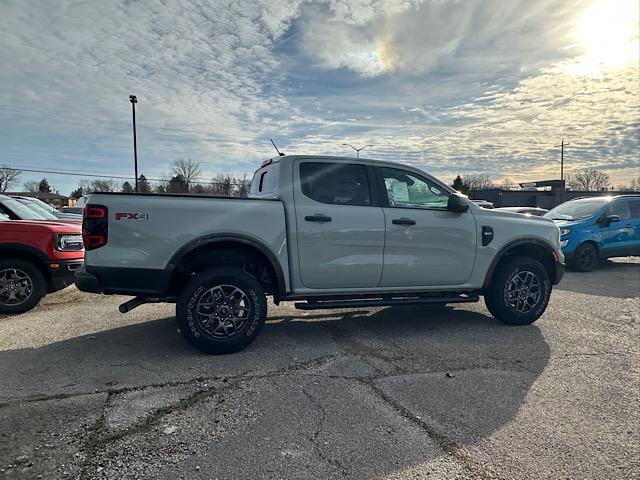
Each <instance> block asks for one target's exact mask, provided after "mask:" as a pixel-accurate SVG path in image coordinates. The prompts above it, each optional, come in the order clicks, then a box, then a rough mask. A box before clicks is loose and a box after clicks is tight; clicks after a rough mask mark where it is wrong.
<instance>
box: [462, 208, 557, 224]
mask: <svg viewBox="0 0 640 480" xmlns="http://www.w3.org/2000/svg"><path fill="white" fill-rule="evenodd" d="M478 210H480V211H481V214H482V215H483V216H487V217H497V218H517V219H518V220H519V221H522V222H527V221H530V222H537V223H540V222H543V223H554V222H553V220H549V219H548V218H544V217H539V216H537V215H524V214H522V213H515V212H505V211H504V210H496V209H489V208H480V209H474V210H473V214H474V215H475V216H479V215H478Z"/></svg>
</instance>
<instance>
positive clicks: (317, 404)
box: [302, 388, 349, 478]
mask: <svg viewBox="0 0 640 480" xmlns="http://www.w3.org/2000/svg"><path fill="white" fill-rule="evenodd" d="M302 393H303V394H304V395H305V396H306V397H307V398H308V399H309V400H310V401H311V403H312V404H313V405H314V406H315V407H316V408H317V409H318V410H319V411H320V415H321V417H320V421H319V422H318V424H317V425H316V431H315V432H314V433H313V435H312V436H311V437H310V440H311V443H312V444H313V445H314V447H315V449H316V452H317V453H318V457H320V458H321V459H322V460H324V461H325V462H326V463H327V464H329V465H331V466H332V467H336V468H337V469H338V470H339V471H340V474H341V475H342V478H349V472H348V470H347V468H346V467H345V466H344V465H342V464H341V463H340V462H339V461H338V460H336V459H334V458H330V457H328V456H327V455H325V453H324V450H323V448H322V446H321V445H320V442H319V441H318V437H319V436H320V433H321V432H322V426H323V425H324V422H325V421H326V420H327V411H326V409H325V408H324V405H322V403H321V402H319V401H318V400H317V399H316V398H315V397H314V396H313V395H311V394H310V393H309V392H307V390H306V389H304V388H303V389H302Z"/></svg>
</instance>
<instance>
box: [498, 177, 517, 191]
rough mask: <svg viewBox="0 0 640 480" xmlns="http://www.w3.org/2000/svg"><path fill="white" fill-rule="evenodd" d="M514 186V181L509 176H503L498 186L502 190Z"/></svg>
mask: <svg viewBox="0 0 640 480" xmlns="http://www.w3.org/2000/svg"><path fill="white" fill-rule="evenodd" d="M515 186H516V182H514V181H513V179H511V178H509V177H504V178H503V179H502V182H501V183H500V187H501V188H502V189H503V190H511V189H512V188H513V187H515Z"/></svg>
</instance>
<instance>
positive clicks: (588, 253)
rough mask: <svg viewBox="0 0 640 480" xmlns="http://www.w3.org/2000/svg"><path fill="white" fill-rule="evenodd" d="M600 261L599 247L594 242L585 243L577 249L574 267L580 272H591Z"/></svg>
mask: <svg viewBox="0 0 640 480" xmlns="http://www.w3.org/2000/svg"><path fill="white" fill-rule="evenodd" d="M597 263H598V249H597V248H596V246H595V245H594V244H592V243H583V244H582V245H580V246H579V247H578V248H577V249H576V254H575V259H574V260H573V268H574V269H575V270H577V271H578V272H590V271H591V270H593V269H594V268H595V266H596V265H597Z"/></svg>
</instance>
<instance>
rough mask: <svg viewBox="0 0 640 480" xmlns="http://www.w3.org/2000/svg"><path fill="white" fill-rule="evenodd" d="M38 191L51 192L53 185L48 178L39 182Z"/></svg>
mask: <svg viewBox="0 0 640 480" xmlns="http://www.w3.org/2000/svg"><path fill="white" fill-rule="evenodd" d="M38 191H39V192H40V193H51V185H49V182H48V181H47V179H46V178H43V179H42V180H40V183H39V184H38Z"/></svg>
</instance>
